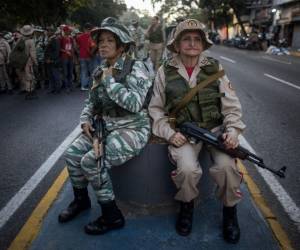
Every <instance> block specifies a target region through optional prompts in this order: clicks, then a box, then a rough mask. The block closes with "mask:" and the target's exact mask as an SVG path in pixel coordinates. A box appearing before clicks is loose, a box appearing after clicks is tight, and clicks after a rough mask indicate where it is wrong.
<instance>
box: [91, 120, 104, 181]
mask: <svg viewBox="0 0 300 250" xmlns="http://www.w3.org/2000/svg"><path fill="white" fill-rule="evenodd" d="M93 127H94V129H95V131H94V133H93V147H94V150H95V149H98V145H99V152H97V153H96V151H97V150H95V154H98V155H96V161H97V167H98V171H99V183H100V185H101V183H102V180H101V172H102V169H103V168H104V167H105V166H104V162H105V161H104V160H105V121H104V119H103V118H102V117H101V116H98V115H97V116H96V117H95V118H94V120H93Z"/></svg>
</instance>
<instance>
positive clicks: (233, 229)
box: [223, 205, 240, 244]
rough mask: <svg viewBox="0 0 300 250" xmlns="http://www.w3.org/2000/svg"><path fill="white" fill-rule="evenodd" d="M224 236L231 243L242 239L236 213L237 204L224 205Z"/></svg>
mask: <svg viewBox="0 0 300 250" xmlns="http://www.w3.org/2000/svg"><path fill="white" fill-rule="evenodd" d="M223 237H224V240H226V241H227V242H229V243H233V244H235V243H237V242H238V241H239V239H240V227H239V223H238V219H237V214H236V205H235V206H233V207H225V206H224V207H223Z"/></svg>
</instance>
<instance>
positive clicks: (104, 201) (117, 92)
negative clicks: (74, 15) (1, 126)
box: [58, 18, 152, 234]
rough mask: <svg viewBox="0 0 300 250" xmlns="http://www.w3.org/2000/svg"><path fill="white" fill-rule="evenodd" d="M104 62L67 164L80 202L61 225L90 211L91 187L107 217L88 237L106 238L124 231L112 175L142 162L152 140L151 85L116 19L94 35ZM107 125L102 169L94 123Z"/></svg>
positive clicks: (88, 228)
mask: <svg viewBox="0 0 300 250" xmlns="http://www.w3.org/2000/svg"><path fill="white" fill-rule="evenodd" d="M91 35H92V37H93V38H94V39H95V40H96V41H97V42H98V46H99V52H100V55H101V57H102V58H104V59H105V60H104V62H103V63H102V64H101V66H99V67H98V68H97V69H96V71H95V72H94V83H93V87H92V89H91V90H90V94H89V99H88V100H87V102H86V105H85V107H84V109H83V111H82V113H81V116H80V122H81V126H82V129H83V134H82V135H81V136H80V137H79V138H78V139H77V140H75V141H74V142H73V143H72V145H71V146H70V147H69V149H68V150H67V152H66V161H67V166H68V171H69V175H70V179H71V183H72V186H73V189H74V195H75V199H74V201H73V202H72V203H71V204H70V205H69V207H68V208H67V209H65V210H64V211H62V213H61V214H60V215H59V218H58V219H59V221H60V222H67V221H69V220H71V219H73V218H74V217H75V216H76V215H77V214H79V213H80V212H81V211H83V210H85V209H87V208H90V206H91V204H90V199H89V196H88V191H87V185H88V183H90V184H91V186H92V188H93V190H94V192H95V194H96V197H97V201H98V203H99V204H100V206H101V208H102V216H101V217H99V218H98V219H97V220H96V221H94V222H91V223H89V224H88V225H86V226H85V232H86V233H87V234H103V233H106V232H107V231H109V230H111V229H116V228H120V227H123V226H124V217H123V215H122V213H121V211H120V210H119V208H118V207H117V205H116V203H115V195H114V192H113V189H112V182H111V179H110V176H109V173H108V171H107V169H108V168H110V167H112V166H119V165H122V164H123V163H125V162H126V161H128V160H130V159H132V158H133V157H135V156H137V155H138V154H139V153H140V152H141V150H142V149H143V147H144V146H145V145H146V143H147V141H148V139H149V136H150V119H149V117H148V115H147V111H146V109H143V103H144V101H145V98H146V94H147V92H148V89H149V88H150V86H151V84H152V83H151V81H150V80H149V77H148V71H147V69H146V68H145V66H144V64H143V63H142V62H141V61H133V60H132V59H130V58H128V57H127V55H126V51H128V48H129V45H130V44H131V43H133V40H132V38H131V37H130V35H129V32H128V30H127V29H126V28H125V27H124V26H123V25H121V24H120V23H119V22H118V21H117V20H116V19H113V18H107V19H105V20H104V21H103V23H102V25H101V27H100V28H97V29H95V30H93V31H92V33H91ZM96 114H97V115H100V116H102V117H103V119H104V120H105V124H106V126H105V134H106V136H105V150H104V152H105V155H104V156H101V157H104V166H100V167H101V168H100V169H99V168H98V166H97V160H96V159H97V157H98V156H99V148H98V145H99V144H97V143H96V145H95V143H94V147H93V143H92V134H93V131H94V128H93V127H92V119H93V117H94V116H95V115H96Z"/></svg>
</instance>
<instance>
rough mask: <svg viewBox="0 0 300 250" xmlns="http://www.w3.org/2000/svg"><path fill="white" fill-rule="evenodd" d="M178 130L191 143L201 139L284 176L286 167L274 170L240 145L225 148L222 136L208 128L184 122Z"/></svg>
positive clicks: (232, 155)
mask: <svg viewBox="0 0 300 250" xmlns="http://www.w3.org/2000/svg"><path fill="white" fill-rule="evenodd" d="M179 130H180V132H181V133H182V134H183V135H184V136H186V137H187V138H188V139H189V140H190V142H191V143H198V142H199V141H202V142H204V143H206V144H209V145H212V146H213V147H215V148H217V149H219V150H220V151H222V152H224V153H226V154H228V155H230V156H231V157H233V158H239V159H241V160H248V161H251V162H253V163H255V164H256V165H257V166H259V167H261V168H264V169H267V170H269V171H270V172H272V173H273V174H276V175H277V176H279V177H280V178H285V171H286V167H285V166H283V167H282V168H280V169H279V170H274V169H272V168H269V167H267V166H266V165H265V164H264V162H263V159H262V158H260V157H258V156H256V155H255V154H253V153H251V152H250V151H249V150H247V149H245V148H243V147H242V146H238V147H237V148H235V149H227V148H226V147H225V145H224V144H223V138H222V137H221V136H219V137H218V136H216V135H215V134H213V133H212V132H210V131H209V130H206V129H203V128H200V127H198V126H197V125H196V124H194V123H192V122H185V123H183V124H182V125H180V126H179Z"/></svg>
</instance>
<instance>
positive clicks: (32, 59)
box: [16, 25, 38, 98]
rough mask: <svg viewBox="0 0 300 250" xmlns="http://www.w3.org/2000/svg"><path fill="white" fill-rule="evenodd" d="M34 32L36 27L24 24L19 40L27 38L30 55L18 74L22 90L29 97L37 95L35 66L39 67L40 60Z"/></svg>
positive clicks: (27, 52) (26, 50)
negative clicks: (37, 55) (38, 59)
mask: <svg viewBox="0 0 300 250" xmlns="http://www.w3.org/2000/svg"><path fill="white" fill-rule="evenodd" d="M33 32H34V28H33V27H32V26H31V25H24V26H23V27H22V28H21V29H20V33H21V35H22V37H21V38H20V39H19V40H18V42H17V43H19V42H21V39H23V40H25V53H26V54H27V56H28V60H27V63H26V65H25V68H24V69H17V75H18V77H19V79H20V84H21V86H20V90H21V92H22V91H23V92H25V93H26V97H28V98H29V97H33V96H36V91H35V74H34V67H35V68H37V66H38V61H37V57H36V47H35V43H34V39H33ZM16 46H17V45H16Z"/></svg>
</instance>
